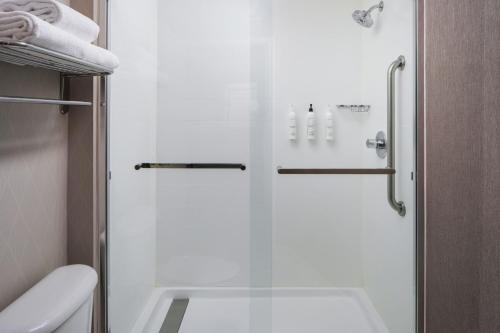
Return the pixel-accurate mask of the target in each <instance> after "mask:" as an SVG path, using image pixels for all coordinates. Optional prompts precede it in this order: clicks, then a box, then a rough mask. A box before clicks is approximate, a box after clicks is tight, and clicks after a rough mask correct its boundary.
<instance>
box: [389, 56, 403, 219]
mask: <svg viewBox="0 0 500 333" xmlns="http://www.w3.org/2000/svg"><path fill="white" fill-rule="evenodd" d="M405 64H406V60H405V57H404V56H399V57H398V58H397V59H396V60H395V61H394V62H393V63H392V64H391V65H390V66H389V70H388V71H387V131H388V133H387V135H388V138H387V146H388V147H387V168H388V169H396V167H395V160H396V146H395V137H396V126H395V115H396V97H395V94H396V93H395V90H396V71H397V70H398V69H399V70H404V68H405ZM387 198H388V200H389V204H390V205H391V207H392V208H393V209H394V210H396V211H397V212H398V214H399V215H401V216H405V215H406V206H405V204H404V202H402V201H397V200H396V176H395V175H389V176H388V177H387Z"/></svg>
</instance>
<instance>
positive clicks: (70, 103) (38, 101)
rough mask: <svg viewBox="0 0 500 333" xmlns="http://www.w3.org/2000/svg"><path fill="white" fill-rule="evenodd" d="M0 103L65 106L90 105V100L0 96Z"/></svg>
mask: <svg viewBox="0 0 500 333" xmlns="http://www.w3.org/2000/svg"><path fill="white" fill-rule="evenodd" d="M0 103H24V104H50V105H66V106H92V103H91V102H82V101H66V100H61V99H48V98H30V97H9V96H0Z"/></svg>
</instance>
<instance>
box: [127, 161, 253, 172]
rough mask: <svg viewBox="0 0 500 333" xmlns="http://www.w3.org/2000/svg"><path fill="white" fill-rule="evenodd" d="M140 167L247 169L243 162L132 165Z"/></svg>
mask: <svg viewBox="0 0 500 333" xmlns="http://www.w3.org/2000/svg"><path fill="white" fill-rule="evenodd" d="M134 168H135V169H136V170H141V169H240V170H241V171H245V170H246V169H247V167H246V165H245V164H240V163H141V164H137V165H136V166H135V167H134Z"/></svg>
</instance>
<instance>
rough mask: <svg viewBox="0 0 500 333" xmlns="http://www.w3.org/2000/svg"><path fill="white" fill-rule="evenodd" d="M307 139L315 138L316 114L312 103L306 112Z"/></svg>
mask: <svg viewBox="0 0 500 333" xmlns="http://www.w3.org/2000/svg"><path fill="white" fill-rule="evenodd" d="M307 139H308V140H311V141H312V140H316V114H315V113H314V108H313V105H312V104H310V106H309V113H308V114H307Z"/></svg>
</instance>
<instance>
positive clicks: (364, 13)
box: [352, 1, 384, 28]
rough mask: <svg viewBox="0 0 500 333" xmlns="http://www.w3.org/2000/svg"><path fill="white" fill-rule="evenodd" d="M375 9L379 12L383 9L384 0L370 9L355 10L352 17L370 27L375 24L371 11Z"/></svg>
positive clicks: (362, 24)
mask: <svg viewBox="0 0 500 333" xmlns="http://www.w3.org/2000/svg"><path fill="white" fill-rule="evenodd" d="M375 9H378V11H379V12H381V11H383V10H384V2H383V1H380V3H379V4H377V5H375V6H372V7H370V8H369V9H368V10H355V11H354V13H352V18H353V19H354V21H356V23H358V24H359V25H361V26H363V27H365V28H370V27H371V26H372V25H373V18H372V15H371V12H372V11H373V10H375Z"/></svg>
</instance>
